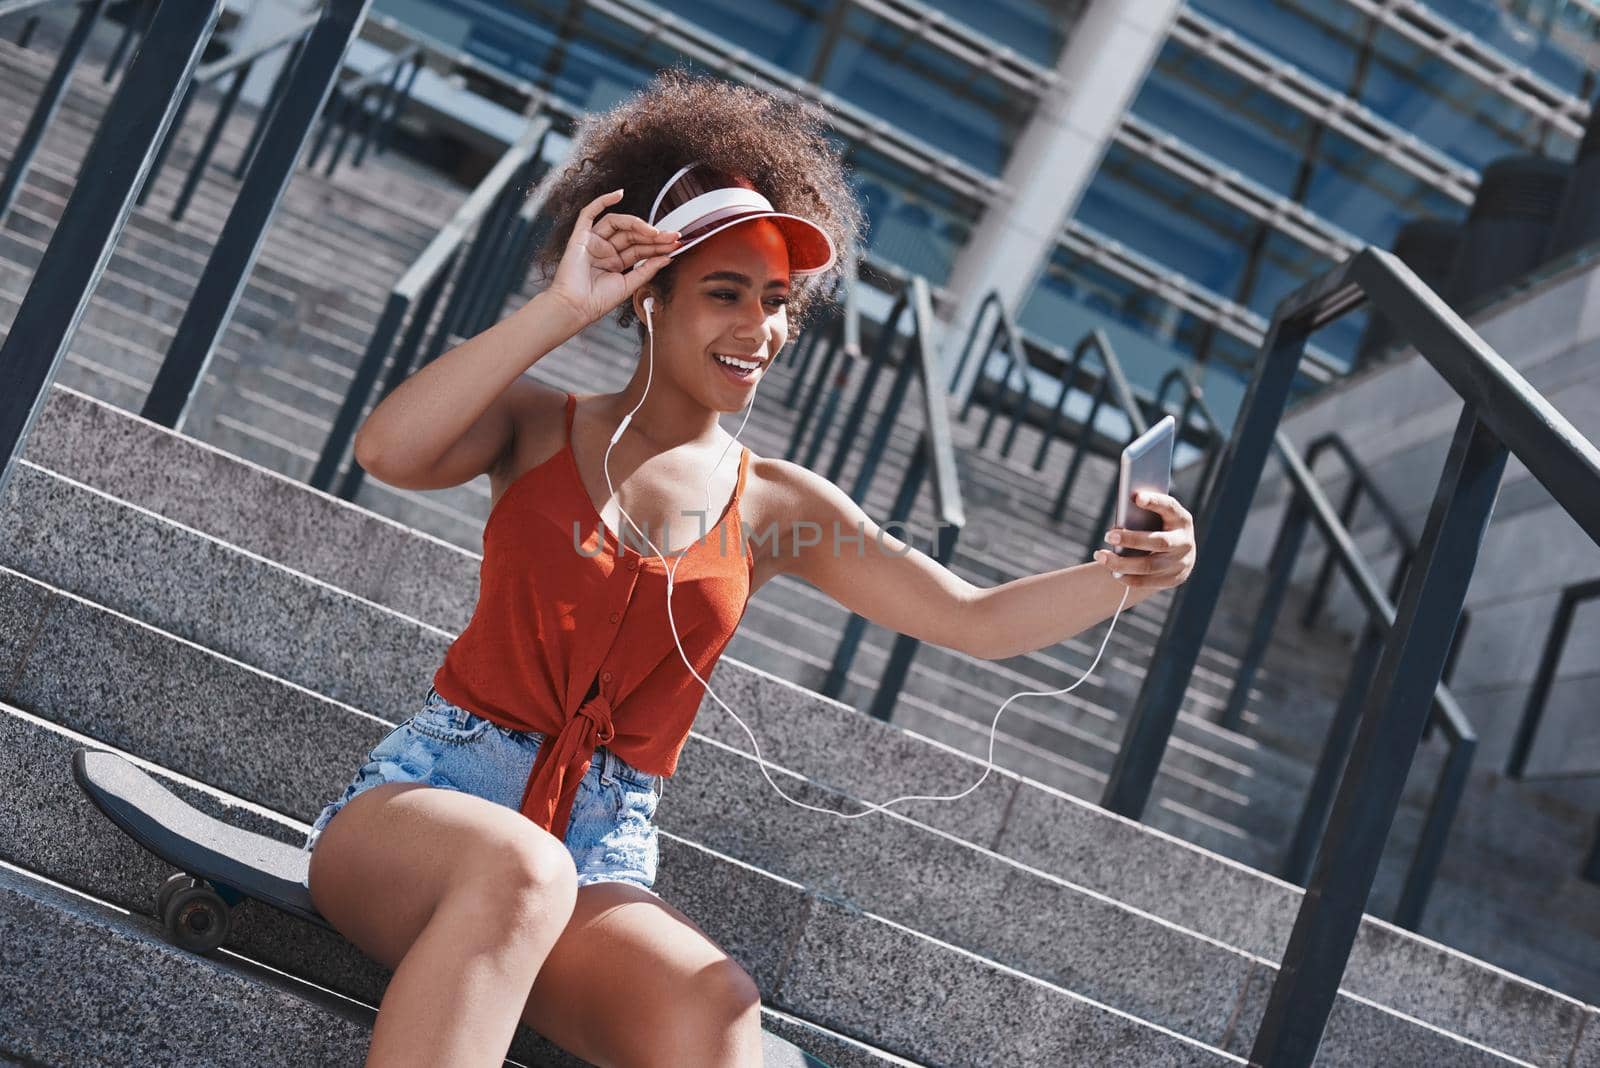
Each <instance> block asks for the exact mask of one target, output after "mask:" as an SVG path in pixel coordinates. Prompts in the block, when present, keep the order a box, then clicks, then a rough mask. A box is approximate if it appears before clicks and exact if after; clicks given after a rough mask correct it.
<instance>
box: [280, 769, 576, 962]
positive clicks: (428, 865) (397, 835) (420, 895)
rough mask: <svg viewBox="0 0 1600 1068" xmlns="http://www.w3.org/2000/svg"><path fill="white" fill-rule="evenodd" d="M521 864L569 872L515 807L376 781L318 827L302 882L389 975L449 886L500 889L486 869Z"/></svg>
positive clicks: (558, 848) (567, 860)
mask: <svg viewBox="0 0 1600 1068" xmlns="http://www.w3.org/2000/svg"><path fill="white" fill-rule="evenodd" d="M530 858H532V860H531V861H530ZM530 862H534V863H539V864H542V865H544V866H545V868H546V870H549V871H551V872H552V873H555V872H559V871H560V868H561V866H562V865H563V864H564V865H565V868H566V871H567V873H568V874H570V876H571V877H572V878H574V879H575V878H576V877H577V875H576V871H575V870H574V869H573V865H572V856H571V854H570V853H568V852H567V849H566V846H565V845H563V844H562V843H561V842H559V841H557V840H556V838H555V836H554V835H552V834H550V832H548V831H546V830H545V829H544V828H542V827H540V826H538V825H537V824H535V823H533V822H531V821H530V820H528V819H527V818H525V817H524V816H523V815H521V814H520V813H518V812H513V811H512V810H510V809H508V808H506V807H504V806H503V805H497V804H495V803H494V802H493V801H488V800H486V799H484V798H481V797H478V796H476V795H474V794H468V793H463V792H461V791H458V790H443V789H438V788H435V787H430V786H426V785H424V784H422V783H412V782H402V783H384V784H382V785H380V786H374V787H373V788H372V789H370V790H366V791H364V792H362V793H360V794H357V795H356V796H355V797H354V798H352V799H351V800H350V801H348V802H346V804H345V806H344V807H343V808H341V809H340V810H339V812H338V813H337V814H336V815H335V816H334V817H333V819H332V820H330V821H329V822H328V825H327V826H326V827H324V828H323V831H322V836H321V837H320V838H318V839H317V844H316V847H315V848H314V849H312V851H311V866H310V878H309V880H308V881H309V883H310V891H311V902H312V904H314V905H315V906H316V908H317V911H318V912H319V913H321V914H322V916H323V918H324V919H326V920H327V921H328V922H329V923H330V924H332V925H333V927H334V929H335V930H337V931H338V932H339V933H340V934H342V935H344V936H345V937H346V938H348V939H349V940H350V941H351V942H353V943H355V945H356V948H358V949H360V950H361V951H362V952H363V953H365V954H367V956H369V957H371V958H373V959H374V960H376V961H378V962H379V963H381V964H383V965H384V966H385V967H387V968H389V969H390V970H391V971H392V970H393V969H395V968H397V967H398V966H399V964H400V960H401V958H403V957H404V956H405V954H406V951H407V950H408V949H410V948H411V944H412V943H413V942H415V941H416V939H417V936H418V935H419V934H421V932H422V929H423V927H424V926H426V925H427V922H428V920H429V919H430V918H431V917H432V915H433V912H434V909H435V907H436V906H437V905H438V904H439V901H440V900H441V899H442V898H443V897H444V895H445V893H446V891H447V890H449V889H450V888H451V887H452V886H456V887H462V886H469V885H471V884H476V885H478V886H481V887H483V888H484V892H485V893H494V892H496V888H497V887H499V886H502V885H505V884H504V882H503V881H502V880H499V879H497V878H495V873H494V865H496V864H501V865H504V864H508V863H521V864H524V865H526V864H528V863H530ZM380 894H381V904H382V907H381V908H377V907H374V905H375V904H376V903H378V901H377V899H378V896H379V895H380Z"/></svg>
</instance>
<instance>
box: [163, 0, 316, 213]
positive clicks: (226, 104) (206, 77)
mask: <svg viewBox="0 0 1600 1068" xmlns="http://www.w3.org/2000/svg"><path fill="white" fill-rule="evenodd" d="M316 23H317V16H315V15H307V16H305V17H304V18H302V19H300V20H299V21H298V22H296V23H294V24H293V25H291V26H290V27H289V28H288V29H287V30H285V31H284V32H283V33H281V34H279V35H278V36H276V37H274V38H272V39H271V40H268V41H264V42H262V43H261V44H260V45H257V46H256V47H254V48H251V49H248V50H246V51H244V52H238V53H235V54H234V55H231V56H226V57H224V58H223V59H219V60H217V61H216V62H215V63H208V64H206V65H205V66H203V67H201V68H200V69H199V70H197V71H195V74H194V79H193V80H192V81H191V82H190V83H189V88H188V90H187V91H186V92H185V93H184V94H183V102H182V103H181V104H179V105H178V114H177V117H176V118H174V119H173V120H172V126H171V127H170V128H168V130H167V136H166V137H165V138H164V139H163V140H162V142H161V148H160V149H159V150H158V151H157V152H156V159H155V163H154V164H153V165H152V166H151V168H150V177H149V178H147V179H145V183H144V188H143V189H142V190H140V192H139V205H140V206H141V207H142V206H143V205H144V202H145V201H146V200H147V199H149V197H150V193H151V191H152V190H154V189H155V187H156V181H157V179H159V178H160V177H161V171H162V168H163V167H165V166H166V162H167V155H168V153H170V152H171V151H172V146H173V144H174V143H175V142H176V141H177V140H178V135H179V133H180V132H181V131H182V130H183V121H184V119H186V118H187V117H188V115H189V108H190V106H191V105H192V104H193V103H194V98H195V94H196V93H198V92H199V91H200V90H201V88H202V87H204V86H207V85H212V84H215V83H217V82H220V81H221V80H222V79H223V78H226V77H227V76H228V75H230V74H231V75H233V79H232V81H230V82H229V83H228V88H227V89H226V90H225V91H224V93H223V95H222V100H221V102H220V103H219V104H218V105H217V110H216V112H215V113H214V114H213V115H212V117H211V125H210V126H208V127H207V128H206V134H205V137H204V138H202V139H201V142H200V149H199V151H197V152H196V153H195V156H194V159H192V160H190V161H189V170H188V173H186V174H185V175H184V177H183V186H182V188H181V189H180V190H179V191H178V195H177V197H176V198H175V199H174V200H173V203H172V209H171V211H170V212H168V217H169V218H171V219H172V221H173V222H177V221H179V220H181V219H182V218H183V216H184V214H185V213H186V212H187V211H188V210H189V201H190V200H192V199H193V198H194V194H195V190H197V189H198V188H199V187H200V181H201V179H202V178H204V177H205V170H206V166H207V165H208V164H209V163H210V162H211V156H212V154H213V153H214V152H215V151H216V149H217V142H218V141H220V140H221V138H222V130H223V127H225V126H226V125H227V124H228V119H229V118H230V117H231V116H232V115H233V109H234V108H235V107H237V106H238V103H239V93H240V91H241V90H242V89H243V88H244V83H245V80H246V79H247V78H249V77H250V72H251V70H253V69H254V68H255V65H256V61H257V60H260V59H261V58H262V57H264V56H267V55H271V54H272V53H273V52H276V51H278V50H279V49H285V48H286V49H288V50H289V51H288V55H287V57H286V59H285V62H284V63H283V64H282V65H281V66H280V67H279V69H278V77H277V81H276V83H275V84H274V86H273V91H274V94H278V93H280V92H281V88H280V87H282V86H286V85H287V84H288V76H289V75H290V74H291V73H292V72H293V70H294V67H295V64H296V63H297V61H298V60H299V56H300V49H301V47H302V45H303V44H304V43H305V38H306V34H307V33H309V32H310V31H311V27H313V26H315V25H316ZM276 104H277V101H276V100H275V99H274V100H269V101H268V102H267V104H266V106H264V107H262V108H261V110H260V111H259V112H257V114H256V120H255V124H254V129H253V131H252V133H251V135H250V141H249V145H248V147H247V148H246V149H245V151H244V152H243V153H242V154H241V155H240V158H239V161H238V164H237V166H236V167H235V172H234V174H235V177H238V176H239V175H240V174H243V173H244V171H245V170H246V169H248V166H249V161H250V156H251V155H252V150H253V149H254V147H255V146H256V145H257V144H258V143H259V137H260V132H261V130H262V128H263V127H264V126H265V125H266V122H267V120H268V119H270V118H271V116H272V112H273V110H274V108H275V107H276Z"/></svg>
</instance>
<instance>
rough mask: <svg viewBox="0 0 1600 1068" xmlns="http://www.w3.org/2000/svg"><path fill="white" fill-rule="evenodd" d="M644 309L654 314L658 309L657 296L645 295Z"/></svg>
mask: <svg viewBox="0 0 1600 1068" xmlns="http://www.w3.org/2000/svg"><path fill="white" fill-rule="evenodd" d="M644 310H645V311H647V312H650V313H652V314H654V312H655V310H656V298H655V297H645V298H644Z"/></svg>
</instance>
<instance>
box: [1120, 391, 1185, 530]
mask: <svg viewBox="0 0 1600 1068" xmlns="http://www.w3.org/2000/svg"><path fill="white" fill-rule="evenodd" d="M1177 426H1178V423H1177V420H1175V419H1173V418H1172V416H1170V415H1168V416H1167V417H1165V418H1164V419H1162V420H1161V421H1160V422H1159V423H1157V424H1156V425H1155V426H1153V427H1151V428H1150V429H1149V430H1146V431H1145V432H1144V433H1143V434H1140V435H1139V436H1138V437H1137V438H1135V439H1134V440H1133V441H1130V442H1128V444H1127V446H1126V447H1125V448H1124V449H1123V450H1122V462H1121V465H1120V469H1119V471H1118V474H1117V509H1116V518H1115V520H1114V521H1113V523H1112V526H1113V527H1114V528H1116V529H1119V530H1164V529H1166V528H1165V524H1164V523H1163V521H1162V519H1161V516H1160V514H1159V513H1157V512H1152V511H1150V510H1149V509H1148V508H1140V507H1139V506H1138V505H1136V504H1134V503H1133V495H1134V494H1135V493H1137V492H1139V491H1140V490H1152V491H1154V492H1156V493H1160V494H1163V495H1164V494H1166V493H1169V492H1170V491H1171V486H1172V444H1173V437H1174V434H1175V433H1176V430H1177ZM1111 551H1112V552H1114V553H1116V554H1117V555H1118V556H1149V555H1150V550H1148V549H1130V548H1129V547H1128V546H1126V545H1113V546H1112V547H1111Z"/></svg>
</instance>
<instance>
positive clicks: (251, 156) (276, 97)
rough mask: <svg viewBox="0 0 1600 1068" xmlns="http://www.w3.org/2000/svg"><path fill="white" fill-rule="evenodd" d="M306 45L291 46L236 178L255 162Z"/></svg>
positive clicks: (236, 168)
mask: <svg viewBox="0 0 1600 1068" xmlns="http://www.w3.org/2000/svg"><path fill="white" fill-rule="evenodd" d="M305 43H306V41H305V38H304V37H302V38H300V39H299V40H298V41H296V42H295V43H294V44H292V45H290V46H289V51H288V53H287V54H286V55H285V56H284V58H283V63H282V64H281V65H280V66H279V67H278V73H277V75H276V76H274V77H273V79H272V89H271V90H270V91H269V92H268V93H267V99H266V101H265V102H264V103H263V104H262V105H261V110H260V111H259V112H257V114H256V121H255V125H254V126H252V127H251V129H250V140H249V141H247V142H245V146H244V151H243V152H241V153H239V162H238V164H237V165H235V166H234V168H233V176H234V177H235V178H243V177H244V172H245V171H247V170H249V169H250V164H252V163H254V162H255V159H256V150H257V149H258V148H260V147H261V134H262V132H263V131H265V130H266V128H267V123H269V122H271V121H272V115H273V113H274V112H276V111H277V110H278V101H280V100H282V99H283V90H284V87H285V86H287V85H288V84H289V79H290V77H291V76H293V74H294V68H295V65H296V64H297V63H299V62H300V51H301V49H303V48H304V47H305Z"/></svg>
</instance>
